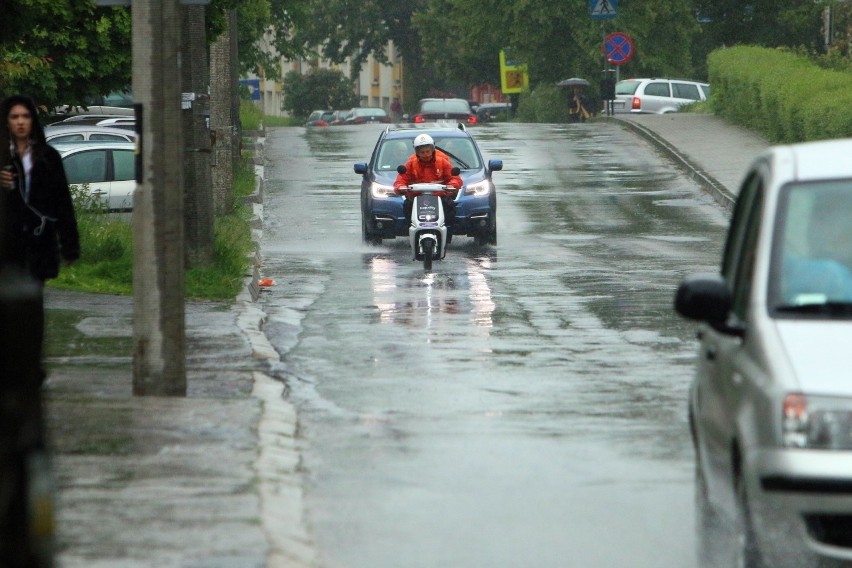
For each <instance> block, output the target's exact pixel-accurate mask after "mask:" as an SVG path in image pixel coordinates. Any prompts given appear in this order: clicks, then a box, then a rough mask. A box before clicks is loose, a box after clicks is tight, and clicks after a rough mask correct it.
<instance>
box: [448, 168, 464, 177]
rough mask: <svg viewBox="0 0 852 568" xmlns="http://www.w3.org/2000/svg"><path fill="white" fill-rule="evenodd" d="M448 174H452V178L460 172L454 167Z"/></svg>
mask: <svg viewBox="0 0 852 568" xmlns="http://www.w3.org/2000/svg"><path fill="white" fill-rule="evenodd" d="M450 173H451V174H453V175H454V176H457V175H459V174H460V173H461V170H460V169H458V167H455V168H453V169H451V170H450Z"/></svg>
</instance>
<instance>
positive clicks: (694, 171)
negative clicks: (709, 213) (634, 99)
mask: <svg viewBox="0 0 852 568" xmlns="http://www.w3.org/2000/svg"><path fill="white" fill-rule="evenodd" d="M597 120H602V121H604V122H615V123H618V124H620V125H623V126H624V127H626V128H628V129H630V130H632V131H633V132H635V133H636V134H638V135H640V136H642V137H643V138H645V139H646V140H648V141H649V142H651V143H652V144H653V145H654V146H656V147H657V149H659V150H661V151H662V152H663V153H664V154H666V155H667V156H668V158H669V159H671V160H672V161H673V162H674V163H675V165H676V166H678V167H679V168H680V169H681V170H683V171H684V172H686V175H687V176H689V178H690V179H692V180H693V181H695V182H697V183H698V184H700V185H701V186H702V187H703V188H704V190H705V191H707V192H708V193H709V194H710V195H711V196H712V197H713V199H714V200H715V201H716V202H717V203H718V204H719V205H721V206H722V207H723V208H724V209H725V210H726V211H728V212H729V213H730V212H732V211H733V210H734V202H735V199H736V198H735V197H734V196H733V195H732V194H731V192H730V191H729V190H728V188H726V187H725V186H724V185H723V184H722V183H721V182H719V180H717V179H716V178H714V177H713V176H711V175H710V174H708V173H707V172H705V171H704V170H702V169H701V168H700V167H698V166H697V165H696V164H695V163H693V162H692V161H691V160H690V159H689V158H687V157H686V156H685V155H683V154H681V153H680V152H679V151H678V150H677V149H676V148H675V147H674V146H672V145H671V144H670V143H669V142H668V141H667V140H665V139H664V138H661V137H660V136H658V135H657V134H656V133H655V132H653V131H652V130H649V129H648V128H645V127H644V126H641V125H639V124H636V123H635V122H632V121H630V120H624V119H620V118H618V117H614V116H602V117H598V118H597Z"/></svg>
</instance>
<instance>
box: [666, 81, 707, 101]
mask: <svg viewBox="0 0 852 568" xmlns="http://www.w3.org/2000/svg"><path fill="white" fill-rule="evenodd" d="M672 92H673V93H674V96H675V98H678V99H689V100H691V101H700V100H701V94H700V93H699V92H698V85H693V84H690V83H672Z"/></svg>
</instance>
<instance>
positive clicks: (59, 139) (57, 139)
mask: <svg viewBox="0 0 852 568" xmlns="http://www.w3.org/2000/svg"><path fill="white" fill-rule="evenodd" d="M82 139H83V135H82V134H63V135H62V136H54V137H53V138H51V139H50V143H51V144H62V143H64V142H76V141H78V140H82Z"/></svg>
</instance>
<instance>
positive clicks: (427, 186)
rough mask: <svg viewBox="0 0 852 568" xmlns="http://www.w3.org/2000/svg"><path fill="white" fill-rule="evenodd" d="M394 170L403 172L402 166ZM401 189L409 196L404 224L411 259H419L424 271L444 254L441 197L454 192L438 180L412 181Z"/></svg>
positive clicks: (445, 237)
mask: <svg viewBox="0 0 852 568" xmlns="http://www.w3.org/2000/svg"><path fill="white" fill-rule="evenodd" d="M397 171H398V172H399V173H405V166H399V168H397ZM453 171H454V172H457V169H456V168H453ZM453 175H458V173H454V174H453ZM403 189H404V190H405V196H406V197H412V198H413V203H412V206H411V224H410V225H409V226H408V242H409V244H410V245H411V252H412V253H413V254H414V260H422V261H423V270H425V271H427V272H428V271H431V270H432V261H433V260H434V259H437V260H441V259H443V258H444V256H446V254H447V227H446V225H445V224H444V222H445V219H444V204H443V203H442V202H441V197H443V196H452V195H454V192H455V188H454V187H452V186H450V185H443V184H440V183H413V184H411V185H409V186H407V187H405V188H403Z"/></svg>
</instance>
